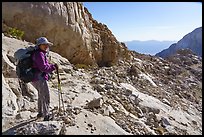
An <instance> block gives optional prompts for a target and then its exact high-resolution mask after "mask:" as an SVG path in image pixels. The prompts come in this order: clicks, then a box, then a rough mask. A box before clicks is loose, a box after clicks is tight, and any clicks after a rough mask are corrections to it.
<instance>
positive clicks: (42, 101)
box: [32, 79, 50, 116]
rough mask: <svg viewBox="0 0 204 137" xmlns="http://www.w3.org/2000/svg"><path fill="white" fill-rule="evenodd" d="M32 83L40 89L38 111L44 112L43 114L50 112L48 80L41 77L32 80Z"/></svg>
mask: <svg viewBox="0 0 204 137" xmlns="http://www.w3.org/2000/svg"><path fill="white" fill-rule="evenodd" d="M32 85H33V86H34V87H35V88H36V89H37V90H38V113H42V114H43V116H46V115H48V114H49V106H50V93H49V92H50V91H49V87H48V83H47V81H46V80H44V79H41V80H38V81H34V82H32Z"/></svg>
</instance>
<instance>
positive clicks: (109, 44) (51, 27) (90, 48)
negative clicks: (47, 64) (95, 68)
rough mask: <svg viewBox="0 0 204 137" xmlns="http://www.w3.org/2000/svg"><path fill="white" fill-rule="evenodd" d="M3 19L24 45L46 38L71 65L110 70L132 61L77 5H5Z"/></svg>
mask: <svg viewBox="0 0 204 137" xmlns="http://www.w3.org/2000/svg"><path fill="white" fill-rule="evenodd" d="M2 17H3V23H5V24H6V25H8V26H11V27H15V28H18V29H20V30H23V31H24V32H25V35H24V39H25V40H27V41H30V42H33V43H34V42H35V40H36V39H37V38H38V37H40V36H46V37H47V38H48V39H49V40H50V41H51V42H53V43H54V46H53V47H52V48H51V49H52V50H53V51H55V52H57V53H59V54H60V55H62V56H63V57H65V58H67V59H68V60H69V61H70V62H71V63H73V64H86V65H99V66H110V65H113V64H115V63H117V61H118V60H119V58H130V57H131V55H130V54H129V53H128V50H127V47H126V46H125V45H124V44H123V43H120V42H118V41H117V39H116V38H115V37H114V35H113V34H112V32H111V31H110V30H109V29H108V28H107V26H106V25H104V24H102V23H98V22H97V21H96V20H94V19H93V18H92V15H91V14H90V13H89V11H88V10H87V9H86V8H85V7H84V6H83V3H80V2H21V3H18V2H4V3H2Z"/></svg>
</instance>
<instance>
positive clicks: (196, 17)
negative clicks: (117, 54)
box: [83, 2, 202, 42]
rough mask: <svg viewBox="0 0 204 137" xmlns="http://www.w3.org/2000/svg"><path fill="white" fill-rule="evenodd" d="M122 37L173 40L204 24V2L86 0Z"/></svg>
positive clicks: (116, 34)
mask: <svg viewBox="0 0 204 137" xmlns="http://www.w3.org/2000/svg"><path fill="white" fill-rule="evenodd" d="M83 4H84V6H85V7H87V8H88V10H89V12H90V13H91V14H92V16H93V18H94V19H96V20H97V21H99V22H101V23H104V24H106V25H107V26H108V28H109V29H110V30H111V31H112V33H113V34H114V35H115V36H116V38H117V40H119V41H121V42H122V41H131V40H159V41H163V40H173V41H178V40H180V39H181V38H183V36H184V35H186V34H187V33H189V32H191V31H193V30H194V29H195V28H198V27H201V26H202V3H201V2H83Z"/></svg>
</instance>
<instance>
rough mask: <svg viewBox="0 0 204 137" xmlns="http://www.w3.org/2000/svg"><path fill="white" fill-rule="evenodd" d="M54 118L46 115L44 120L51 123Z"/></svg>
mask: <svg viewBox="0 0 204 137" xmlns="http://www.w3.org/2000/svg"><path fill="white" fill-rule="evenodd" d="M52 119H53V118H52V116H51V115H46V116H45V117H44V120H43V121H50V120H52Z"/></svg>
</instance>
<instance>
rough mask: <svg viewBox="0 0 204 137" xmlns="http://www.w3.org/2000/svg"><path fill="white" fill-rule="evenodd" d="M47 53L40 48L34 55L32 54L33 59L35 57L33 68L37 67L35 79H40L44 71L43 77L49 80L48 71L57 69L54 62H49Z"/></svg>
mask: <svg viewBox="0 0 204 137" xmlns="http://www.w3.org/2000/svg"><path fill="white" fill-rule="evenodd" d="M45 55H46V51H43V50H41V49H38V50H37V51H36V52H35V53H34V54H33V55H32V59H33V68H37V71H36V73H35V78H34V79H33V81H37V80H39V77H40V75H41V74H42V72H44V74H43V76H42V77H43V78H44V79H45V80H48V78H49V77H48V73H51V72H52V71H53V70H55V69H56V68H55V66H54V64H49V63H48V60H47V58H46V57H45Z"/></svg>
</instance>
